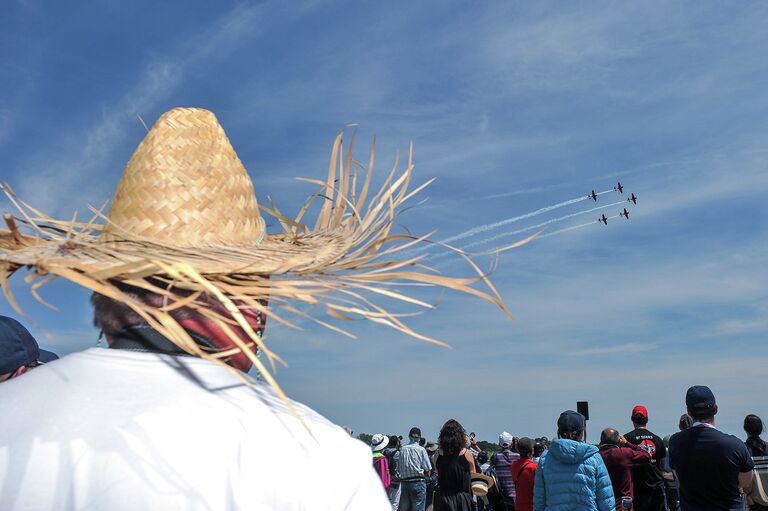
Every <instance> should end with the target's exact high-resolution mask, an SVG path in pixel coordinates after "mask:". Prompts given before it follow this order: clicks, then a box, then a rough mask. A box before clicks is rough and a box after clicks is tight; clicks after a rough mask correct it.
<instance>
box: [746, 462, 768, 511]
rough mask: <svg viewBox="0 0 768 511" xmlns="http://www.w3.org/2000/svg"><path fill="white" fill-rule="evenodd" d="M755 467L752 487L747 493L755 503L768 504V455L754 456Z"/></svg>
mask: <svg viewBox="0 0 768 511" xmlns="http://www.w3.org/2000/svg"><path fill="white" fill-rule="evenodd" d="M752 461H754V462H755V468H754V469H753V470H752V489H751V490H750V491H749V493H748V494H747V497H748V498H749V500H751V501H752V502H753V503H754V504H759V505H761V506H768V456H755V457H753V458H752Z"/></svg>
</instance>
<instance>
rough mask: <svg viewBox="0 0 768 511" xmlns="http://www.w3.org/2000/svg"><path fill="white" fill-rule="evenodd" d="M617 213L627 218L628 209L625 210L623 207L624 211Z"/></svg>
mask: <svg viewBox="0 0 768 511" xmlns="http://www.w3.org/2000/svg"><path fill="white" fill-rule="evenodd" d="M619 215H621V216H623V217H624V218H626V219H627V220H629V211H627V208H624V211H623V212H622V213H619Z"/></svg>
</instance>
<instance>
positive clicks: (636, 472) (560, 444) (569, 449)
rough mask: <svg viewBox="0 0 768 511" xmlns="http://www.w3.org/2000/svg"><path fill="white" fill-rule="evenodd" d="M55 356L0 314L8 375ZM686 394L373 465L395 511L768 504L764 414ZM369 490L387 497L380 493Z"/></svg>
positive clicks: (380, 452)
mask: <svg viewBox="0 0 768 511" xmlns="http://www.w3.org/2000/svg"><path fill="white" fill-rule="evenodd" d="M56 359H57V357H56V355H54V354H52V353H50V352H46V351H44V350H41V349H39V347H38V345H37V342H36V341H35V340H34V338H33V337H32V336H31V335H30V334H29V332H28V331H27V330H26V329H25V328H24V327H23V326H21V324H19V323H18V322H17V321H15V320H13V319H11V318H7V317H3V316H0V382H5V381H8V380H12V379H16V378H19V377H21V376H22V375H24V374H26V373H28V372H30V371H31V370H35V371H37V370H36V368H37V367H39V366H41V365H43V364H45V363H46V362H51V361H54V360H56ZM24 378H26V377H24ZM6 385H7V384H5V385H3V388H5V387H6ZM12 385H13V384H11V386H12ZM685 405H686V413H685V414H683V415H682V416H681V417H680V421H679V424H678V427H679V432H677V433H675V434H674V435H671V436H667V437H665V438H663V439H662V438H661V437H659V436H658V435H656V434H655V433H653V432H652V431H651V430H650V429H649V428H648V423H649V412H648V409H647V408H646V407H645V406H641V405H638V406H635V407H634V408H633V409H632V411H631V413H630V420H631V423H632V428H633V429H632V430H631V431H628V432H627V433H624V434H623V435H622V434H621V433H620V432H619V430H618V429H617V428H614V427H608V428H605V429H603V430H602V432H601V434H600V442H599V444H598V445H597V446H595V445H591V444H589V443H587V442H586V436H585V432H586V419H585V418H584V416H583V415H581V414H580V413H578V412H574V411H572V410H566V411H564V412H563V413H561V414H560V416H559V417H558V419H557V438H556V439H555V440H553V441H551V442H550V441H549V440H548V439H547V438H546V437H542V438H536V439H531V438H527V437H521V438H518V437H515V436H513V435H512V434H510V433H508V432H506V431H503V432H502V433H501V434H500V435H499V438H498V450H495V451H493V452H486V451H483V450H482V449H480V446H479V445H478V443H477V441H476V439H475V435H474V433H467V431H466V430H465V428H464V427H463V426H462V425H461V424H460V423H459V422H458V421H456V420H454V419H450V420H448V421H446V423H445V424H444V425H443V426H442V428H441V429H440V432H439V435H438V440H437V442H429V441H427V440H426V438H425V437H424V436H423V435H422V431H421V429H420V428H418V427H413V428H411V429H410V431H409V432H408V436H407V438H406V439H403V437H400V436H397V435H391V436H386V435H383V434H380V433H377V434H375V435H373V436H372V437H371V440H370V446H371V451H372V465H373V468H374V469H375V473H376V474H377V475H378V478H379V480H380V481H381V484H382V485H383V488H384V490H385V491H386V495H387V497H388V498H389V504H390V505H391V507H392V509H393V510H394V511H397V510H400V511H428V510H433V511H512V510H515V511H559V510H576V511H578V510H585V511H587V510H595V511H613V510H617V511H630V510H632V509H634V510H636V511H678V510H682V511H714V510H725V511H737V510H738V511H743V510H745V509H749V510H750V511H768V494H767V492H766V490H767V489H768V445H767V444H766V442H765V441H764V440H763V439H762V437H761V434H762V433H763V422H762V420H761V419H760V417H758V416H757V415H753V414H750V415H747V416H746V417H745V418H744V432H745V433H746V440H745V441H742V440H740V439H739V438H737V437H735V436H732V435H728V434H725V433H723V432H721V431H719V430H718V429H717V427H716V425H715V416H716V415H717V413H718V405H717V402H716V400H715V396H714V394H713V393H712V391H711V390H710V389H709V388H708V387H706V386H701V385H695V386H692V387H690V388H689V389H688V391H687V393H686V395H685ZM348 433H349V434H351V430H348ZM342 435H343V433H342ZM371 477H372V481H375V479H373V476H371ZM375 486H377V484H376V483H373V484H369V485H367V487H368V490H367V491H370V489H371V488H374V489H375ZM377 491H380V490H377ZM366 498H370V502H374V501H377V499H378V497H376V494H375V492H373V493H370V495H369V496H368V497H366ZM381 500H382V502H381V503H382V504H384V505H386V501H385V500H384V499H383V495H382V497H381Z"/></svg>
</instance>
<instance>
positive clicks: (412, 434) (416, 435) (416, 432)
mask: <svg viewBox="0 0 768 511" xmlns="http://www.w3.org/2000/svg"><path fill="white" fill-rule="evenodd" d="M408 436H409V437H411V438H421V430H420V429H419V428H417V427H416V426H414V427H412V428H411V430H410V431H409V432H408Z"/></svg>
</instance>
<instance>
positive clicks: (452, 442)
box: [437, 419, 467, 456]
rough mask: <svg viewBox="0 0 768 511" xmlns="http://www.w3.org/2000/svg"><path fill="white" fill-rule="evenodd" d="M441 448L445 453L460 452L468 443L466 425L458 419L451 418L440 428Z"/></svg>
mask: <svg viewBox="0 0 768 511" xmlns="http://www.w3.org/2000/svg"><path fill="white" fill-rule="evenodd" d="M437 443H438V444H439V445H440V449H441V450H442V451H443V454H445V455H448V456H450V455H455V454H458V453H459V452H460V451H461V450H462V449H464V447H466V445H467V433H466V432H465V431H464V426H462V425H461V424H459V421H457V420H456V419H449V420H448V421H446V423H445V424H443V427H442V428H440V436H439V437H438V439H437Z"/></svg>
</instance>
